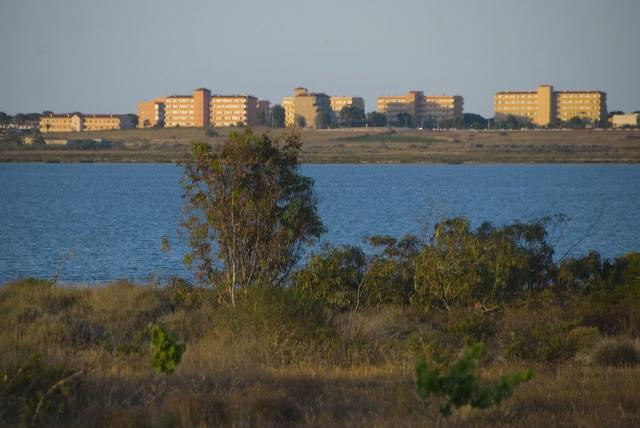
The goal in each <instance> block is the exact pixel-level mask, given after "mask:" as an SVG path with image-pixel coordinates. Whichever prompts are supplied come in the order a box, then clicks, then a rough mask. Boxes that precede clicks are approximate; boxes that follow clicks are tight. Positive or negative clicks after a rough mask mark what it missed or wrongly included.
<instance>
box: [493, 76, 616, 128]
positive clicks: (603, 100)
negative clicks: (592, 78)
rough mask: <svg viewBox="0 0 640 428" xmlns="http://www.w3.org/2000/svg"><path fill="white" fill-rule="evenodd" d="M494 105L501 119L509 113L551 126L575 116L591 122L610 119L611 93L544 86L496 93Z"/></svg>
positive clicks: (509, 114) (539, 124)
mask: <svg viewBox="0 0 640 428" xmlns="http://www.w3.org/2000/svg"><path fill="white" fill-rule="evenodd" d="M493 108H494V112H495V118H496V120H497V121H500V120H504V119H505V118H506V117H507V116H514V117H516V118H517V119H520V120H524V121H528V122H531V123H533V124H535V125H538V126H549V125H552V124H553V123H555V122H566V121H568V120H570V119H572V118H574V117H578V118H580V119H583V120H586V121H588V122H592V123H596V122H604V121H605V120H606V119H607V94H606V93H604V92H601V91H554V89H553V86H551V85H540V86H538V88H537V89H536V90H535V91H504V92H498V93H497V94H495V97H494V102H493Z"/></svg>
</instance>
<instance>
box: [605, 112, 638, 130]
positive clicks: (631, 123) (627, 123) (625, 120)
mask: <svg viewBox="0 0 640 428" xmlns="http://www.w3.org/2000/svg"><path fill="white" fill-rule="evenodd" d="M609 122H610V123H611V126H613V127H614V128H623V127H631V128H638V127H640V113H628V114H614V115H613V116H611V118H610V119H609Z"/></svg>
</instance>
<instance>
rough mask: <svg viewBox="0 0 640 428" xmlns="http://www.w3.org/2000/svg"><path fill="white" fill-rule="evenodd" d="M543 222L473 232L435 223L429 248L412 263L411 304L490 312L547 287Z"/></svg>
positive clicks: (453, 222) (463, 225)
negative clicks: (412, 291) (488, 310)
mask: <svg viewBox="0 0 640 428" xmlns="http://www.w3.org/2000/svg"><path fill="white" fill-rule="evenodd" d="M548 222H549V219H542V220H540V221H536V222H532V223H514V224H511V225H508V226H504V227H502V228H496V227H494V226H493V225H491V224H490V223H485V224H482V225H481V226H480V227H478V228H477V229H476V230H475V231H473V230H471V228H470V224H469V221H468V220H467V219H465V218H454V219H449V220H445V221H443V222H441V223H438V224H437V225H436V227H435V232H434V237H433V244H432V245H429V246H426V247H424V249H423V250H422V251H421V252H420V254H418V256H417V257H416V260H415V263H416V272H415V284H414V287H415V293H414V296H413V300H414V303H416V304H418V305H420V306H425V307H440V308H445V309H451V308H452V307H462V306H470V305H476V306H478V307H483V308H489V307H492V306H495V305H502V304H504V303H506V302H509V301H512V300H514V299H515V298H517V297H521V296H523V295H525V294H531V293H533V292H536V291H539V290H542V289H544V288H546V287H547V286H548V285H549V284H550V283H551V279H552V272H553V271H554V264H553V260H552V256H553V249H552V248H551V247H550V246H549V244H548V243H547V242H546V234H547V233H546V224H547V223H548Z"/></svg>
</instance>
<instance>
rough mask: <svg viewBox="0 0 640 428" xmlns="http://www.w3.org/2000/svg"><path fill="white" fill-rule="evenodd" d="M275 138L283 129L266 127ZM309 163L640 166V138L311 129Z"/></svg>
mask: <svg viewBox="0 0 640 428" xmlns="http://www.w3.org/2000/svg"><path fill="white" fill-rule="evenodd" d="M232 130H233V129H217V130H216V133H217V134H218V135H217V136H211V135H208V134H207V133H206V132H205V130H203V129H195V128H190V129H187V128H183V129H179V128H173V129H133V130H122V131H100V132H81V133H68V134H65V133H61V134H50V135H49V136H47V137H51V138H69V139H92V138H102V139H106V140H109V141H113V142H116V143H117V144H116V146H117V147H111V148H103V149H69V148H65V147H44V148H38V147H26V146H23V147H18V146H16V145H15V144H9V143H7V142H5V143H0V162H175V161H177V160H180V159H182V157H183V155H184V152H185V151H186V150H187V148H188V147H189V146H190V145H191V143H192V142H193V141H203V142H208V143H213V144H216V143H220V142H222V141H223V140H224V138H225V137H226V136H227V135H228V134H229V132H231V131H232ZM264 131H268V132H269V133H271V134H272V135H274V136H277V135H280V134H281V133H282V132H284V130H282V129H266V128H258V129H256V132H257V133H260V132H264ZM301 133H302V141H303V146H302V156H301V160H302V161H303V162H307V163H584V162H616V163H636V162H640V132H638V131H632V130H626V131H622V130H620V131H614V130H607V131H600V130H571V131H569V130H543V131H542V130H541V131H534V130H529V131H444V132H434V131H420V130H414V129H401V128H398V129H388V128H369V129H366V128H354V129H333V130H331V129H330V130H303V131H301Z"/></svg>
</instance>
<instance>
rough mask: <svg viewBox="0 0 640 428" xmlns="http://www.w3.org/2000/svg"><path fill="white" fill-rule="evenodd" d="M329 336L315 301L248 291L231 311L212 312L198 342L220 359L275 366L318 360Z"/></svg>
mask: <svg viewBox="0 0 640 428" xmlns="http://www.w3.org/2000/svg"><path fill="white" fill-rule="evenodd" d="M333 338H335V331H334V328H333V327H332V323H331V319H330V318H329V317H328V316H327V314H326V313H325V311H324V307H323V305H322V304H321V303H320V302H319V301H317V300H315V299H312V298H309V297H307V296H304V295H302V294H300V293H299V292H297V291H296V290H291V289H279V288H271V289H263V288H249V289H245V290H243V291H242V292H241V293H239V294H238V296H237V300H236V306H235V307H231V306H223V307H220V308H218V309H217V310H216V313H215V318H214V326H213V328H212V330H211V332H210V333H209V334H208V335H207V336H206V337H204V338H203V339H202V342H208V344H209V346H210V347H211V348H212V349H215V350H216V351H217V353H218V354H219V355H221V356H222V355H224V356H225V357H226V359H229V358H231V359H239V360H250V361H253V362H255V363H259V364H271V365H274V366H278V365H283V364H285V365H286V364H296V363H301V362H303V361H309V360H318V359H322V358H323V356H324V355H325V353H326V352H331V349H332V348H333V345H334V343H333ZM248 356H249V358H247V357H248Z"/></svg>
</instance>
